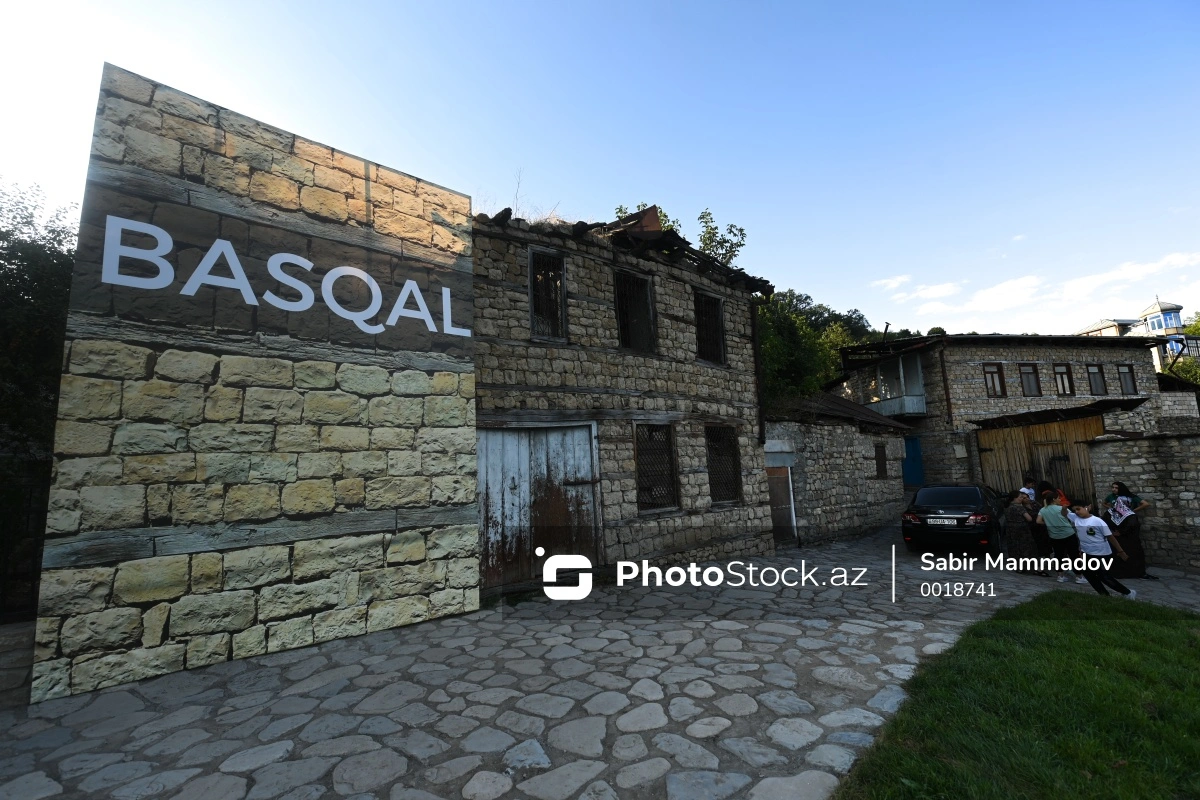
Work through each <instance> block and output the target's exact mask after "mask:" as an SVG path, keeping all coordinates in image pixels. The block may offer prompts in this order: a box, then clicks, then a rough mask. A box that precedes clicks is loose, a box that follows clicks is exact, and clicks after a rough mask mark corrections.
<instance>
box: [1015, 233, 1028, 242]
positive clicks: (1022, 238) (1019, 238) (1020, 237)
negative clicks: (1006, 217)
mask: <svg viewBox="0 0 1200 800" xmlns="http://www.w3.org/2000/svg"><path fill="white" fill-rule="evenodd" d="M1012 240H1013V241H1014V242H1023V241H1025V234H1023V233H1018V234H1017V235H1016V236H1014V237H1013V238H1012Z"/></svg>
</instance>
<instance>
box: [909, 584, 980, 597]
mask: <svg viewBox="0 0 1200 800" xmlns="http://www.w3.org/2000/svg"><path fill="white" fill-rule="evenodd" d="M971 595H978V596H980V597H995V596H996V584H994V583H956V582H952V581H942V582H940V583H939V582H933V583H930V582H925V581H922V582H921V597H970V596H971Z"/></svg>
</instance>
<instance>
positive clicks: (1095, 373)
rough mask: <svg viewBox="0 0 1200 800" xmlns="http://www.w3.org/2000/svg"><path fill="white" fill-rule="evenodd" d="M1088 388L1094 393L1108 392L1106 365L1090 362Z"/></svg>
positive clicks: (1088, 366)
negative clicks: (1105, 376) (1105, 378)
mask: <svg viewBox="0 0 1200 800" xmlns="http://www.w3.org/2000/svg"><path fill="white" fill-rule="evenodd" d="M1087 373H1088V389H1090V390H1091V392H1092V394H1108V385H1107V384H1106V383H1105V382H1104V367H1102V366H1101V365H1099V364H1088V365H1087Z"/></svg>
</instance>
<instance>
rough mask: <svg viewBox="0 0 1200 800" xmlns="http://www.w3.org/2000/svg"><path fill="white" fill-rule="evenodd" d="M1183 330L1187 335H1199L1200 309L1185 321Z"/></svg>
mask: <svg viewBox="0 0 1200 800" xmlns="http://www.w3.org/2000/svg"><path fill="white" fill-rule="evenodd" d="M1183 332H1184V333H1186V334H1187V335H1188V336H1200V311H1197V312H1196V313H1195V314H1192V316H1191V317H1190V318H1189V319H1187V320H1186V321H1185V323H1184V327H1183Z"/></svg>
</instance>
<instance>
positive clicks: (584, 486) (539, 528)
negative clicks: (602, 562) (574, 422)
mask: <svg viewBox="0 0 1200 800" xmlns="http://www.w3.org/2000/svg"><path fill="white" fill-rule="evenodd" d="M592 440H593V433H592V428H591V426H587V425H583V426H571V427H555V428H480V429H479V451H478V453H479V456H478V457H479V528H480V534H481V542H482V553H481V554H480V577H481V579H482V583H483V589H484V590H489V589H490V590H499V589H501V588H503V587H506V586H507V587H515V586H517V585H520V584H528V583H531V582H533V581H536V580H539V579H540V564H541V563H542V561H543V560H544V558H545V557H548V556H551V555H557V554H578V555H584V556H587V557H588V558H590V559H591V560H592V563H593V564H596V563H599V541H598V537H597V535H596V531H597V528H596V499H595V498H596V477H595V476H596V471H595V465H594V463H593V461H594V459H593V448H592ZM539 547H542V548H545V553H544V554H543V556H542V557H538V556H536V555H535V552H534V551H535V550H536V549H537V548H539Z"/></svg>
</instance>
